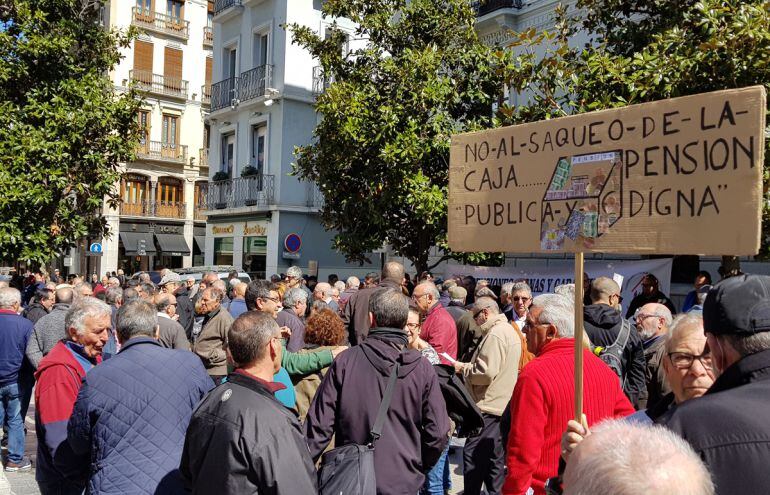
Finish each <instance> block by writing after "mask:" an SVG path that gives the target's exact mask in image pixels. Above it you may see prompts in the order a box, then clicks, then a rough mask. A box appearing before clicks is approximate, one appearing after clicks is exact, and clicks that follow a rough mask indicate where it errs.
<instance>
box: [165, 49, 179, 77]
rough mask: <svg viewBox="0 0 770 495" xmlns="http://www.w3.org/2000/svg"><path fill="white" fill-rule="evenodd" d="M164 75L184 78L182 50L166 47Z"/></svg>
mask: <svg viewBox="0 0 770 495" xmlns="http://www.w3.org/2000/svg"><path fill="white" fill-rule="evenodd" d="M163 75H164V76H165V77H167V78H171V79H177V80H181V79H182V50H176V49H174V48H169V47H166V50H165V59H164V64H163Z"/></svg>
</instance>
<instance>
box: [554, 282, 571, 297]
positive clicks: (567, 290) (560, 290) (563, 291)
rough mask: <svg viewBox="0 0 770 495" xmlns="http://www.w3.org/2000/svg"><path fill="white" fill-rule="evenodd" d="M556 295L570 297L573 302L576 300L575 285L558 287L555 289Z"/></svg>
mask: <svg viewBox="0 0 770 495" xmlns="http://www.w3.org/2000/svg"><path fill="white" fill-rule="evenodd" d="M553 293H554V294H559V295H560V296H564V297H569V298H570V299H572V300H573V301H574V300H575V284H561V285H557V286H556V287H555V288H554V289H553Z"/></svg>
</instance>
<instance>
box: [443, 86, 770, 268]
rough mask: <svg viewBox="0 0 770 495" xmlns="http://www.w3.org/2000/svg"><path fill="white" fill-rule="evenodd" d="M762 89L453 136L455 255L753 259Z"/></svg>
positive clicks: (756, 243) (758, 212)
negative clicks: (570, 254)
mask: <svg viewBox="0 0 770 495" xmlns="http://www.w3.org/2000/svg"><path fill="white" fill-rule="evenodd" d="M765 97H766V96H765V90H764V88H763V87H761V86H755V87H750V88H744V89H737V90H726V91H717V92H713V93H706V94H700V95H694V96H686V97H682V98H674V99H670V100H662V101H657V102H652V103H645V104H641V105H634V106H629V107H625V108H619V109H612V110H604V111H600V112H592V113H586V114H581V115H575V116H570V117H564V118H559V119H553V120H546V121H541V122H535V123H531V124H524V125H518V126H511V127H504V128H501V129H494V130H489V131H484V132H476V133H468V134H460V135H456V136H453V137H452V147H451V158H450V168H449V212H448V214H449V232H448V235H449V245H450V247H451V248H452V249H453V250H454V251H507V252H581V251H588V252H622V253H640V254H651V253H667V254H710V255H722V254H731V255H753V254H756V253H757V252H758V250H759V244H760V233H761V232H760V231H761V225H760V219H761V202H762V164H763V160H764V126H765V108H766V107H765Z"/></svg>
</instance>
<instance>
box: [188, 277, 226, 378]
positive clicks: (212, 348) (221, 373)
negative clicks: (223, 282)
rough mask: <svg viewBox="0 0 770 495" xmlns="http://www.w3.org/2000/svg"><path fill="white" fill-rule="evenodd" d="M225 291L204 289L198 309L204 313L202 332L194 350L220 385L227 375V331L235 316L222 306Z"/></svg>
mask: <svg viewBox="0 0 770 495" xmlns="http://www.w3.org/2000/svg"><path fill="white" fill-rule="evenodd" d="M224 296H225V295H224V293H223V292H222V291H221V290H219V289H217V288H216V287H208V288H206V289H204V290H203V293H202V294H201V297H200V299H198V303H197V304H196V310H197V312H198V314H202V315H204V317H203V326H202V327H201V331H200V334H198V335H197V336H195V339H194V341H193V345H192V351H193V352H194V353H195V354H197V355H198V357H200V358H201V361H203V366H204V367H205V368H206V372H207V373H208V374H209V376H210V377H211V379H212V380H213V382H214V385H219V383H220V382H221V381H222V378H224V377H225V376H227V331H228V330H230V325H232V324H233V317H232V316H230V313H228V312H227V310H224V309H223V308H222V299H223V298H224Z"/></svg>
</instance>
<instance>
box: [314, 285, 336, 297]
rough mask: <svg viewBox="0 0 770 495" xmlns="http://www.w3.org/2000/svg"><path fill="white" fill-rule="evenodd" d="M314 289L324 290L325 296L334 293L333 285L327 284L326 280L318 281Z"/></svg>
mask: <svg viewBox="0 0 770 495" xmlns="http://www.w3.org/2000/svg"><path fill="white" fill-rule="evenodd" d="M313 290H314V291H316V290H320V291H321V292H323V295H324V297H330V296H331V295H332V286H331V285H329V284H327V283H326V282H318V283H317V284H315V289H313Z"/></svg>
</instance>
